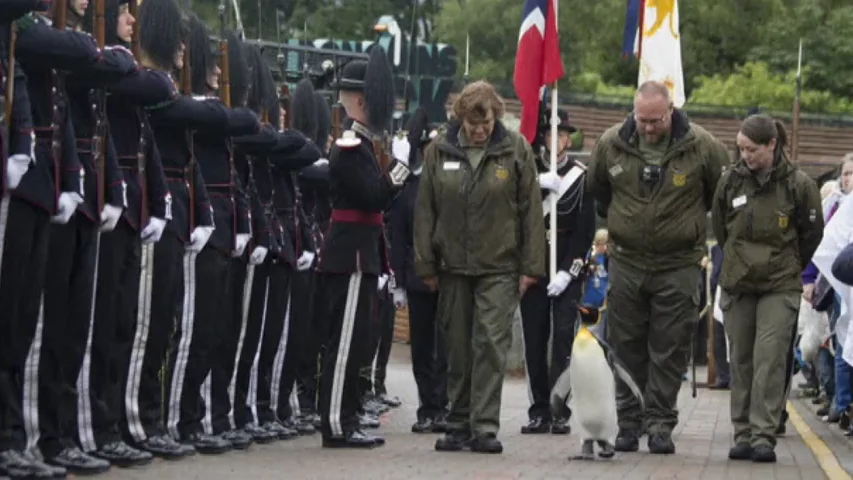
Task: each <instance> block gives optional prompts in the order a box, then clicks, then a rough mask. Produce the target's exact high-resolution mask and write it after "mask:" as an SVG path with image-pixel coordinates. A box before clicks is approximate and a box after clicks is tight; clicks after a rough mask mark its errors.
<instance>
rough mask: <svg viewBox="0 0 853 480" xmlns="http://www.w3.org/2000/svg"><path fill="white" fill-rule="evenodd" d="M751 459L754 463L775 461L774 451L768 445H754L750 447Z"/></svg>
mask: <svg viewBox="0 0 853 480" xmlns="http://www.w3.org/2000/svg"><path fill="white" fill-rule="evenodd" d="M752 461H753V462H756V463H775V462H776V452H775V451H773V447H771V446H770V445H756V446H755V447H753V448H752Z"/></svg>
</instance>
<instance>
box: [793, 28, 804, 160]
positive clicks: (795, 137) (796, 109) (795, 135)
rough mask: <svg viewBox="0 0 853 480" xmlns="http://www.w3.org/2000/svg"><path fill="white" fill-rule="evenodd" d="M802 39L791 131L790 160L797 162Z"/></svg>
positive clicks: (801, 83)
mask: <svg viewBox="0 0 853 480" xmlns="http://www.w3.org/2000/svg"><path fill="white" fill-rule="evenodd" d="M802 74H803V39H802V38H801V39H800V50H799V53H798V54H797V86H796V90H795V91H794V112H793V118H792V119H791V121H792V133H791V161H792V162H794V163H797V156H798V153H799V150H800V93H801V92H802V89H803V80H802Z"/></svg>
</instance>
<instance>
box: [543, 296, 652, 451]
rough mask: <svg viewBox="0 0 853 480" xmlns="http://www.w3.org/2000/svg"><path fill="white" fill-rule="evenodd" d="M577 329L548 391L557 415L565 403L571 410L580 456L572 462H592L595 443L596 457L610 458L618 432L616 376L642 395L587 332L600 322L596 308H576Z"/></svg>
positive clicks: (593, 334) (595, 336) (596, 338)
mask: <svg viewBox="0 0 853 480" xmlns="http://www.w3.org/2000/svg"><path fill="white" fill-rule="evenodd" d="M578 313H579V317H580V326H579V327H578V332H577V334H576V335H575V340H574V342H573V343H572V356H571V359H570V361H569V365H568V367H566V370H565V371H563V373H562V374H560V377H559V378H557V381H556V382H555V383H554V388H553V389H552V390H551V410H552V411H554V412H559V411H560V408H561V406H562V405H564V404H565V403H566V401H567V400H568V402H569V404H568V405H569V408H571V411H572V430H573V431H574V432H576V433H578V434H579V436H580V438H581V441H582V445H581V454H580V455H578V456H576V457H573V459H575V460H593V459H594V458H595V452H594V450H593V448H594V447H593V445H594V444H595V443H598V447H599V449H600V450H599V452H598V456H599V457H601V458H612V457H613V455H614V453H615V450H614V448H613V443H614V442H615V440H616V435H617V433H618V432H619V424H618V421H617V414H616V377H617V376H618V377H619V378H620V379H621V380H622V381H623V382H624V383H625V384H626V385H627V386H628V388H630V389H631V392H633V393H634V395H635V396H636V397H637V398H638V399H639V401H640V405H641V407H642V408H644V407H645V406H644V403H643V395H642V392H640V388H639V387H638V386H637V383H636V382H635V381H634V379H633V378H631V375H630V374H629V373H628V371H627V370H626V369H625V367H624V366H623V365H622V364H621V362H619V360H618V359H617V358H616V356H615V355H614V354H613V351H612V350H611V349H610V347H609V346H608V345H607V343H605V342H604V340H602V339H601V338H600V337H599V334H597V333H596V332H595V331H593V330H591V328H592V327H593V326H594V325H597V324H598V322H599V320H600V319H601V311H600V310H599V309H598V308H595V307H590V306H584V305H580V306H578Z"/></svg>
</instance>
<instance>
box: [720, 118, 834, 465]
mask: <svg viewBox="0 0 853 480" xmlns="http://www.w3.org/2000/svg"><path fill="white" fill-rule="evenodd" d="M786 143H787V135H786V132H785V128H784V126H783V125H782V123H781V122H779V121H778V120H774V119H773V118H771V117H769V116H766V115H753V116H750V117H748V118H747V119H746V120H744V121H743V123H742V124H741V127H740V131H739V132H738V135H737V146H738V149H737V159H736V162H735V165H734V166H733V168H731V169H729V170H728V171H727V172H726V173H725V174H724V175H723V177H722V178H721V179H720V182H719V185H718V186H717V190H716V194H715V196H714V210H713V215H712V219H713V225H714V234H715V237H716V238H717V241H718V242H720V244H721V245H722V246H723V265H722V268H721V270H720V277H719V285H720V289H721V293H720V308H721V310H722V311H723V316H724V321H725V324H726V333H727V334H728V337H729V346H730V348H731V373H732V375H731V376H732V378H731V380H732V381H731V419H732V424H733V426H734V443H735V445H734V447H732V449H731V450H730V451H729V458H731V459H734V460H744V459H752V460H753V461H755V462H775V461H776V453H775V450H774V449H775V446H776V430H777V428H778V426H779V419H780V418H781V417H782V411H783V408H784V402H785V399H786V398H785V397H786V392H787V388H786V383H787V379H786V377H787V376H788V372H787V371H786V368H785V362H784V361H782V360H783V359H784V358H785V357H786V356H787V354H788V352H789V351H792V341H793V336H794V332H795V329H796V323H797V316H798V312H799V305H800V295H801V294H802V288H803V287H802V280H801V278H800V275H801V273H802V271H803V269H804V268H805V267H806V265H807V264H808V262H809V259H811V258H812V254H813V253H814V252H815V250H816V249H817V247H818V245H819V244H820V240H821V238H822V236H823V216H822V215H820V208H821V204H820V203H821V202H820V192H819V191H818V188H817V185H816V184H815V183H814V181H813V180H812V179H811V178H810V177H809V176H808V175H807V174H805V173H804V172H802V171H800V170H799V169H798V168H797V167H796V166H794V165H793V164H792V163H791V162H790V161H789V160H788V158H787V155H786V154H785V145H786Z"/></svg>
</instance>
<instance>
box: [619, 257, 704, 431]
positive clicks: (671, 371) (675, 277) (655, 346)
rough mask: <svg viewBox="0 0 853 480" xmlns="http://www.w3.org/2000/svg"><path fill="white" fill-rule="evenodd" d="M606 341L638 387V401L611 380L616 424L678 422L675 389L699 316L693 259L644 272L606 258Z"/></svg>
mask: <svg viewBox="0 0 853 480" xmlns="http://www.w3.org/2000/svg"><path fill="white" fill-rule="evenodd" d="M609 273H610V278H611V280H610V291H609V292H608V294H607V310H608V313H607V323H606V327H605V330H606V336H607V342H608V343H609V344H610V346H611V347H612V348H613V351H614V353H615V354H616V356H617V358H619V359H620V360H621V361H622V362H623V363H624V364H625V366H626V368H627V369H628V371H629V373H630V374H631V376H632V377H633V378H634V381H635V382H637V386H639V387H640V390H641V391H642V392H643V400H644V402H645V404H646V411H645V414H644V413H643V411H642V410H641V408H640V403H639V401H638V400H637V399H636V398H635V397H634V395H633V394H632V393H631V391H630V390H629V389H628V387H627V386H625V384H624V383H623V382H621V381H619V382H617V384H616V396H617V404H618V408H617V412H618V415H619V428H621V429H626V430H634V431H637V430H639V429H641V428H642V427H643V426H644V425H645V427H646V429H647V432H648V433H649V434H650V435H654V434H671V433H672V430H673V428H675V425H676V424H678V409H677V402H678V391H679V390H680V389H681V384H682V377H683V375H684V374H685V373H686V372H687V365H688V360H689V358H688V357H689V356H690V342H691V341H692V339H693V333H694V332H695V330H696V325H697V323H698V321H699V284H700V281H701V269H700V267H699V265H696V266H693V265H691V266H688V267H684V268H681V269H678V270H673V271H667V272H649V271H647V270H641V269H638V268H634V267H632V266H629V265H626V264H624V263H620V262H618V261H616V260H615V259H614V258H611V259H610V272H609Z"/></svg>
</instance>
